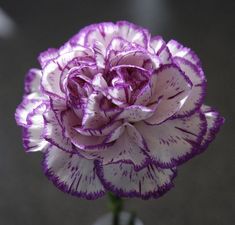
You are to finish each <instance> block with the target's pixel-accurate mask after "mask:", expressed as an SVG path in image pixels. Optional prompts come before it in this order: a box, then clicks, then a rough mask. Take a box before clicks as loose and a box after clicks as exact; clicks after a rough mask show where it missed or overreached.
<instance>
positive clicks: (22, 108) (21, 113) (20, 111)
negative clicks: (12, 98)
mask: <svg viewBox="0 0 235 225" xmlns="http://www.w3.org/2000/svg"><path fill="white" fill-rule="evenodd" d="M31 96H33V98H31ZM34 96H35V94H31V95H28V96H26V97H24V99H23V101H22V102H21V104H20V105H19V106H18V107H17V109H16V112H15V119H16V122H17V124H18V125H20V126H27V124H28V122H27V116H28V114H29V113H30V112H32V111H33V110H34V109H36V108H37V107H38V106H39V105H40V104H42V102H43V101H42V100H41V99H34Z"/></svg>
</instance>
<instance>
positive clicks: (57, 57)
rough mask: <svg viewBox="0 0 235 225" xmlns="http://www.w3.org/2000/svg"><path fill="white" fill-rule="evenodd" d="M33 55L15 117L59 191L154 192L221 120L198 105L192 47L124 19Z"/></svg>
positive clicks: (200, 86)
mask: <svg viewBox="0 0 235 225" xmlns="http://www.w3.org/2000/svg"><path fill="white" fill-rule="evenodd" d="M38 60H39V63H40V65H41V69H31V70H30V71H29V73H28V74H27V76H26V79H25V94H24V97H23V101H22V103H21V104H20V105H19V106H18V108H17V110H16V121H17V123H18V125H20V126H22V127H23V144H24V148H25V150H26V151H27V152H37V151H41V152H42V153H43V155H44V159H43V168H44V172H45V174H46V175H47V176H48V177H49V179H50V180H51V181H52V182H53V183H54V184H55V185H56V186H57V187H58V188H59V189H61V190H62V191H65V192H67V193H69V194H72V195H76V196H79V197H84V198H87V199H96V198H98V197H101V196H102V195H104V194H105V192H106V191H110V192H113V193H115V194H116V195H118V196H120V197H140V198H143V199H148V198H150V197H154V198H157V197H159V196H161V195H162V194H164V193H165V192H166V191H168V190H169V189H170V188H171V187H172V186H173V179H174V177H175V176H176V168H177V166H179V165H180V164H182V163H184V162H186V161H187V160H189V159H190V158H192V157H193V156H196V155H198V154H199V153H201V152H203V150H205V148H206V147H207V146H208V144H209V143H210V142H211V141H212V140H213V139H214V137H215V135H216V133H217V132H218V130H219V128H220V126H221V124H222V123H223V118H222V117H221V116H220V115H219V113H218V112H217V111H215V110H214V109H212V108H211V107H208V106H206V105H203V101H204V97H205V87H206V78H205V76H204V73H203V70H202V68H201V63H200V60H199V58H198V57H197V56H196V54H195V53H194V52H193V51H192V50H190V49H189V48H187V47H184V46H183V45H181V44H180V43H178V42H176V41H174V40H171V41H169V42H165V41H164V40H163V39H162V37H160V36H156V37H151V35H150V33H149V32H148V31H147V30H146V29H143V28H141V27H138V26H136V25H134V24H131V23H129V22H123V21H121V22H117V23H115V24H114V23H100V24H94V25H90V26H88V27H86V28H84V29H82V30H81V31H80V32H79V33H78V34H76V35H75V36H74V37H72V38H71V39H70V40H69V41H68V42H66V43H65V44H64V45H63V46H62V47H61V48H59V49H54V48H50V49H48V50H47V51H45V52H43V53H41V54H40V55H39V57H38Z"/></svg>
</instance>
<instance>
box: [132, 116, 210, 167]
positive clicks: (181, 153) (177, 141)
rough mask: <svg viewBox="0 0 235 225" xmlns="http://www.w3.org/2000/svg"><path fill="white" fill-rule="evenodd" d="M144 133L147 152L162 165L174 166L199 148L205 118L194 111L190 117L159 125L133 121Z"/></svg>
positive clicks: (171, 120)
mask: <svg viewBox="0 0 235 225" xmlns="http://www.w3.org/2000/svg"><path fill="white" fill-rule="evenodd" d="M135 127H136V129H137V130H138V131H139V133H140V134H141V135H142V136H143V137H144V139H145V141H146V144H147V146H148V149H149V150H150V152H149V153H148V154H149V156H150V157H151V158H152V159H154V160H155V161H156V162H157V163H158V165H159V166H160V167H162V168H171V167H173V166H177V165H179V164H181V163H183V162H185V161H187V160H188V159H190V158H192V157H193V156H194V155H195V154H197V153H198V152H199V151H200V146H201V141H202V138H203V136H204V135H205V132H206V128H207V125H206V118H205V116H204V115H203V114H202V113H200V112H197V113H195V114H193V115H192V116H190V117H185V118H178V119H170V120H167V121H165V122H164V123H162V124H160V125H148V124H146V123H145V122H139V123H136V124H135Z"/></svg>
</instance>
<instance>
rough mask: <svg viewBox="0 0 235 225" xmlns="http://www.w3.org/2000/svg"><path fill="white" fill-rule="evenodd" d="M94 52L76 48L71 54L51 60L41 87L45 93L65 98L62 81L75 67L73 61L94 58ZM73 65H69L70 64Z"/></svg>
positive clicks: (44, 71) (80, 47)
mask: <svg viewBox="0 0 235 225" xmlns="http://www.w3.org/2000/svg"><path fill="white" fill-rule="evenodd" d="M92 56H93V54H92V52H91V51H90V50H89V49H87V48H84V47H82V46H76V47H74V48H73V50H72V51H71V52H67V53H64V54H62V55H59V56H58V57H57V58H56V59H53V60H50V61H49V62H48V63H47V64H46V66H45V67H44V68H43V70H42V74H43V75H42V81H41V86H42V89H43V91H44V92H45V93H46V94H48V95H50V96H56V97H58V98H65V93H64V90H63V88H62V86H61V80H63V79H65V78H66V77H64V76H66V75H67V71H68V70H69V69H70V68H71V67H74V66H77V65H74V63H75V62H74V63H71V62H72V61H73V60H75V61H76V59H78V58H79V59H80V60H81V61H82V60H83V58H86V57H92ZM70 63H71V64H72V65H69V64H70Z"/></svg>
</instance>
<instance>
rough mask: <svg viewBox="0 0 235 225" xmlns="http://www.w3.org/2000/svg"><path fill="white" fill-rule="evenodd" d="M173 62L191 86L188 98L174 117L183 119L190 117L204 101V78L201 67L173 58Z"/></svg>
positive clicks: (182, 59)
mask: <svg viewBox="0 0 235 225" xmlns="http://www.w3.org/2000/svg"><path fill="white" fill-rule="evenodd" d="M174 62H175V63H176V64H177V65H178V66H179V67H180V69H181V70H182V71H183V72H184V73H185V75H186V76H187V77H188V78H189V79H190V81H191V82H192V84H193V85H192V90H191V92H190V95H189V97H188V98H187V99H186V101H185V103H184V105H183V106H182V107H181V109H180V110H179V111H178V112H177V113H176V115H175V116H176V117H184V116H188V115H192V114H193V113H194V112H195V111H197V110H198V109H199V108H200V107H201V105H202V103H203V101H204V98H205V93H206V78H205V76H204V74H203V71H202V69H201V67H199V66H196V65H194V64H193V63H191V62H190V61H188V60H186V59H184V58H180V57H175V58H174Z"/></svg>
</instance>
